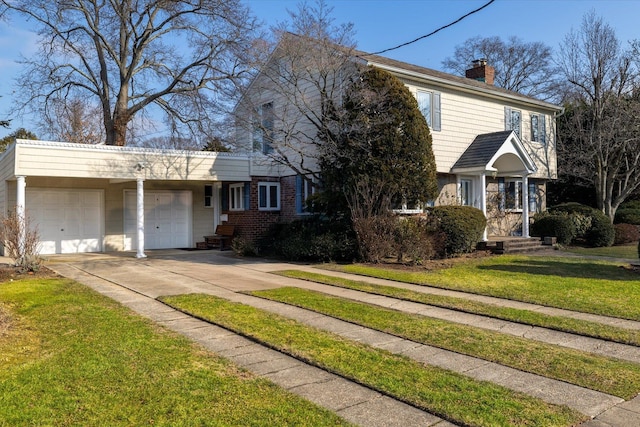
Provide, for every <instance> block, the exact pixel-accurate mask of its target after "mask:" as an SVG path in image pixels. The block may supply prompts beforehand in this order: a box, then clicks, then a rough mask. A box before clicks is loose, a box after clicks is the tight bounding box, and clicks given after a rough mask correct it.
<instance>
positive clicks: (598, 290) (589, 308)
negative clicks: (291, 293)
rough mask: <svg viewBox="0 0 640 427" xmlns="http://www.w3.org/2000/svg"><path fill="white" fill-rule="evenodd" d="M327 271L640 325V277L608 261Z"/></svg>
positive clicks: (492, 261) (515, 260) (524, 260)
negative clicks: (433, 268)
mask: <svg viewBox="0 0 640 427" xmlns="http://www.w3.org/2000/svg"><path fill="white" fill-rule="evenodd" d="M327 268H331V269H337V270H340V271H344V272H347V273H353V274H360V275H364V276H371V277H378V278H383V279H390V280H395V281H399V282H407V283H415V284H420V285H428V286H435V287H439V288H445V289H454V290H458V291H465V292H471V293H476V294H482V295H490V296H494V297H499V298H506V299H512V300H517V301H525V302H530V303H535V304H542V305H547V306H551V307H558V308H564V309H568V310H575V311H581V312H585V313H595V314H602V315H607V316H614V317H620V318H625V319H632V320H640V274H638V272H637V271H632V270H630V269H627V268H623V266H621V265H620V264H617V263H613V262H607V261H596V260H585V259H580V258H569V257H539V256H522V255H501V256H494V257H487V258H481V259H468V260H465V262H460V263H456V264H455V265H454V266H452V267H451V268H447V269H442V270H435V271H404V270H394V269H386V268H382V267H377V266H371V265H358V264H354V265H333V266H327Z"/></svg>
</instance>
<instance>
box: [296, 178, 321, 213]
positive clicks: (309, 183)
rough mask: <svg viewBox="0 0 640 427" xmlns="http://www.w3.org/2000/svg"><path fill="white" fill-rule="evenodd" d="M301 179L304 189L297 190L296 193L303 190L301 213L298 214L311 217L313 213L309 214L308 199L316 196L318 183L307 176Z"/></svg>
mask: <svg viewBox="0 0 640 427" xmlns="http://www.w3.org/2000/svg"><path fill="white" fill-rule="evenodd" d="M301 179H302V188H300V189H298V188H296V191H298V190H302V191H301V194H300V212H298V215H309V214H311V212H307V199H308V198H309V197H311V196H313V195H314V194H316V183H315V180H314V179H313V177H310V178H307V177H305V176H301ZM296 187H297V186H296ZM296 197H297V195H296ZM296 203H298V202H296Z"/></svg>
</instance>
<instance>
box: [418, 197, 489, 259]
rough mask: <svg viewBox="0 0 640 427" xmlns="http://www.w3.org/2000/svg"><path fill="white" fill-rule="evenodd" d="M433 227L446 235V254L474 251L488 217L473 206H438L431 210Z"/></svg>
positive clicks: (430, 216) (430, 215)
mask: <svg viewBox="0 0 640 427" xmlns="http://www.w3.org/2000/svg"><path fill="white" fill-rule="evenodd" d="M429 218H430V225H431V227H433V228H432V229H435V230H439V231H441V232H442V233H444V235H445V236H446V240H445V244H444V255H445V256H452V255H457V254H461V253H466V252H472V251H473V250H474V249H475V247H476V244H477V243H478V242H479V241H480V239H482V234H483V232H484V229H485V227H486V225H487V219H486V218H485V216H484V214H483V213H482V211H480V210H479V209H476V208H474V207H471V206H436V207H434V208H431V209H430V211H429Z"/></svg>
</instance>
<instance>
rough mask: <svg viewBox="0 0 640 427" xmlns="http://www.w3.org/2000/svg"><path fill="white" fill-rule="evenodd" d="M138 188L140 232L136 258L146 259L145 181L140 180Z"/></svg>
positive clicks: (137, 205) (137, 212) (137, 211)
mask: <svg viewBox="0 0 640 427" xmlns="http://www.w3.org/2000/svg"><path fill="white" fill-rule="evenodd" d="M137 182H138V184H137V186H136V220H137V227H136V230H137V232H138V235H137V237H138V239H137V240H138V252H137V253H136V258H146V257H147V256H146V255H145V254H144V179H142V178H138V181H137Z"/></svg>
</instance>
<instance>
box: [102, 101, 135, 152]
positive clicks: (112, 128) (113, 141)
mask: <svg viewBox="0 0 640 427" xmlns="http://www.w3.org/2000/svg"><path fill="white" fill-rule="evenodd" d="M122 111H123V110H121V109H119V108H117V107H116V109H115V111H114V112H113V119H112V120H111V121H110V123H109V124H108V125H107V129H106V131H107V141H106V144H107V145H117V146H120V147H123V146H125V145H127V124H128V123H129V120H130V119H131V117H130V114H128V112H127V111H126V110H125V112H122Z"/></svg>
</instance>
